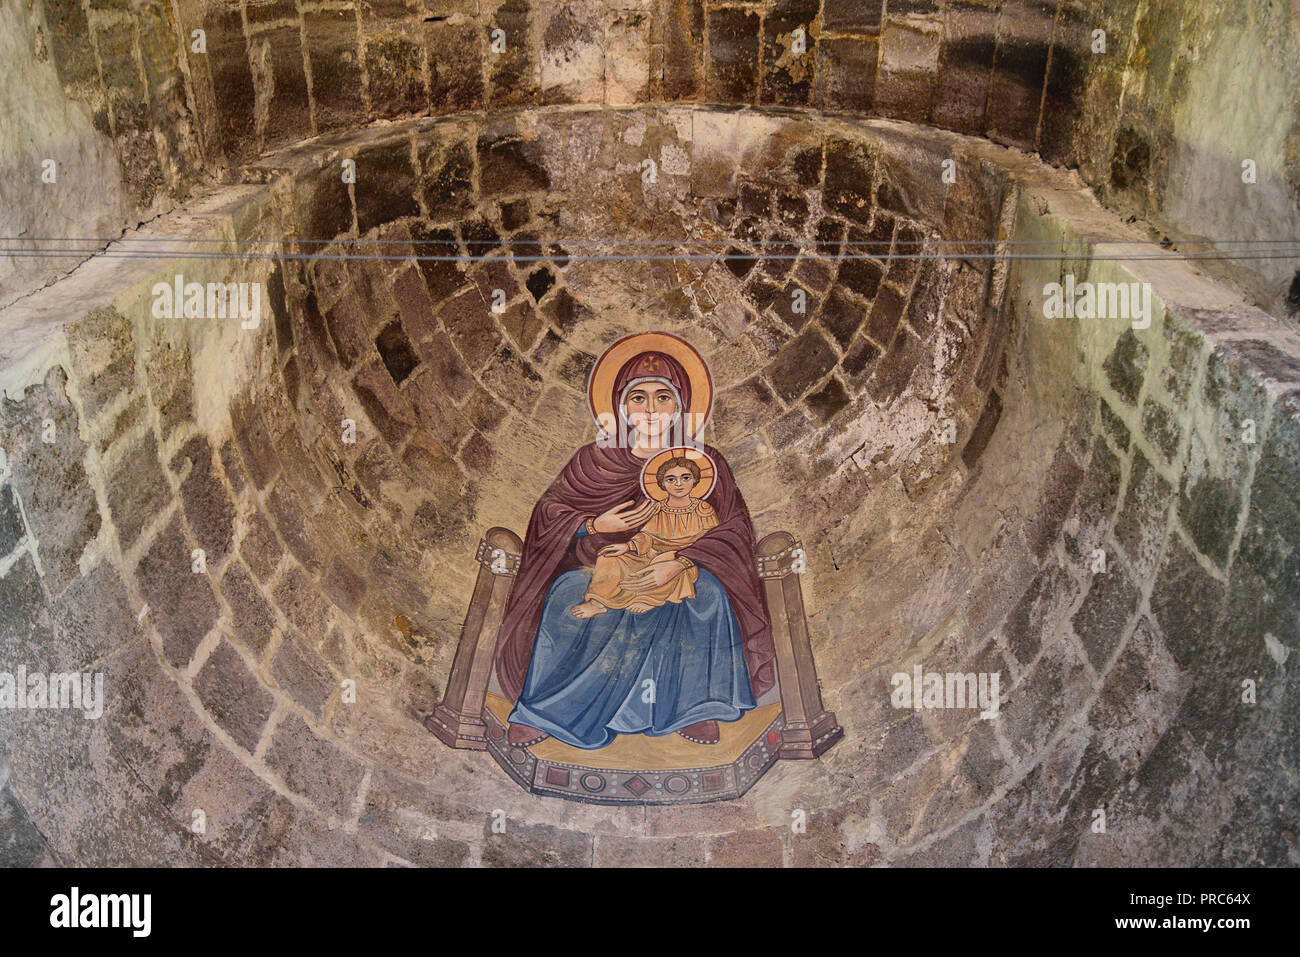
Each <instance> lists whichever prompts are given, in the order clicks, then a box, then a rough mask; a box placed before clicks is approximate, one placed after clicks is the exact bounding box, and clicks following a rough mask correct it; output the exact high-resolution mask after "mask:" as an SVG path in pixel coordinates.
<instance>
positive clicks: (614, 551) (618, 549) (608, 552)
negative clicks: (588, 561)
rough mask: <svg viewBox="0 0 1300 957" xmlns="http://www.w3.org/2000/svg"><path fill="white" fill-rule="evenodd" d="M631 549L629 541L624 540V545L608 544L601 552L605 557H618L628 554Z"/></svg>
mask: <svg viewBox="0 0 1300 957" xmlns="http://www.w3.org/2000/svg"><path fill="white" fill-rule="evenodd" d="M629 551H631V549H629V548H628V547H627V543H626V542H624V543H623V544H622V545H606V546H605V547H604V548H602V549H601V550H600V552H599V554H600V555H602V556H604V557H605V558H617V557H618V556H619V555H626V554H627V553H628V552H629Z"/></svg>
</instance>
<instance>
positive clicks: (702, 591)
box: [510, 532, 755, 750]
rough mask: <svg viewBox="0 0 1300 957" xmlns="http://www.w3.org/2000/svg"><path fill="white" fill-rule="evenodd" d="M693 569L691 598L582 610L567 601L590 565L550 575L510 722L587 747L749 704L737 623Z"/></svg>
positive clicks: (719, 594) (722, 715)
mask: <svg viewBox="0 0 1300 957" xmlns="http://www.w3.org/2000/svg"><path fill="white" fill-rule="evenodd" d="M581 534H582V532H579V535H581ZM698 570H699V579H698V580H697V581H696V583H695V597H694V598H693V599H687V600H686V601H682V602H676V603H674V602H669V603H667V604H664V605H660V606H659V607H657V608H652V609H651V610H650V611H647V612H643V613H641V614H634V613H632V612H630V611H627V610H625V609H623V610H618V609H609V610H607V611H606V612H605V613H604V614H600V615H596V616H595V617H593V618H587V619H579V618H575V617H573V615H571V614H570V613H569V609H570V608H572V607H573V606H574V605H577V604H581V603H582V601H583V596H584V594H585V593H586V591H587V585H588V583H589V582H590V581H591V570H590V569H587V568H577V569H573V570H572V571H568V572H565V573H564V574H562V575H560V576H558V577H557V578H556V579H555V581H554V582H553V583H552V584H551V587H550V589H549V591H548V592H547V594H546V603H545V605H544V607H543V609H542V620H541V624H540V625H539V626H538V629H537V641H536V644H535V645H534V648H533V656H532V661H531V663H530V664H529V667H528V674H527V677H526V678H525V679H524V687H523V691H522V693H521V694H520V695H519V699H518V701H517V702H516V703H515V708H514V710H513V711H512V712H511V713H510V721H511V723H517V724H524V725H528V726H529V727H533V728H537V729H538V730H539V731H545V732H546V733H547V734H549V735H551V736H552V737H554V738H556V739H557V740H559V741H563V742H564V743H565V744H569V745H572V746H573V747H576V748H584V749H587V750H591V749H595V748H602V747H604V746H605V745H607V744H609V743H610V742H611V741H613V740H614V735H615V734H635V733H644V734H649V735H655V736H659V735H665V734H672V733H673V732H675V731H678V730H680V729H682V728H685V727H686V726H688V725H691V724H694V723H695V722H697V721H707V720H710V719H712V720H717V721H735V720H736V719H737V718H739V717H741V716H742V715H743V714H744V713H745V712H746V711H748V710H750V709H752V708H753V707H754V706H755V702H754V694H753V691H752V689H751V686H750V680H749V671H748V668H747V667H746V665H745V656H744V652H743V649H742V645H741V640H742V639H741V631H740V623H739V622H738V621H737V619H736V614H735V612H734V611H733V610H732V608H731V605H730V603H729V602H728V600H727V593H726V590H725V589H724V588H723V587H722V583H721V582H720V581H718V579H717V578H716V577H715V576H713V575H712V574H710V573H709V572H708V571H707V570H706V569H704V568H699V569H698Z"/></svg>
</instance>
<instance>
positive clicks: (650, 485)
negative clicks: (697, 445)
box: [641, 446, 718, 502]
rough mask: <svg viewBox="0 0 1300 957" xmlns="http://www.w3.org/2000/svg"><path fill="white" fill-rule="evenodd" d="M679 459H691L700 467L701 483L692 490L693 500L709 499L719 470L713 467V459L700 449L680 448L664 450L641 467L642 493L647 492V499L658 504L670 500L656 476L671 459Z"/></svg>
mask: <svg viewBox="0 0 1300 957" xmlns="http://www.w3.org/2000/svg"><path fill="white" fill-rule="evenodd" d="M678 457H681V458H684V459H690V460H691V461H692V462H694V463H695V464H696V465H698V466H699V467H700V481H699V484H698V485H696V486H695V488H693V489H691V498H708V497H709V493H710V492H712V491H713V479H714V477H715V476H716V475H717V474H718V470H717V469H716V468H715V467H714V465H713V459H711V458H709V456H708V453H707V452H704V451H702V450H700V449H692V448H685V447H682V446H679V447H677V448H675V449H664V450H663V451H662V452H660V453H659V454H658V455H656V456H655V457H654V458H652V459H650V460H649V461H647V462H646V464H645V465H644V466H642V467H641V491H643V492H645V494H646V498H652V499H654V500H655V501H656V502H665V501H667V500H668V493H667V492H665V491H664V490H663V489H661V488H660V487H659V482H658V481H657V480H656V478H655V474H656V473H657V472H658V471H659V466H661V465H663V464H664V463H665V462H667V461H668V460H669V459H675V458H678Z"/></svg>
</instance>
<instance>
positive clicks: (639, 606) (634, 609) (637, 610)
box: [627, 601, 654, 615]
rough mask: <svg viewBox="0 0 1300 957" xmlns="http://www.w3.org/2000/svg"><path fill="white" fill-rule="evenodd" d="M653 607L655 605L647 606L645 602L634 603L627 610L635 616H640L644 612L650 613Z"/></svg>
mask: <svg viewBox="0 0 1300 957" xmlns="http://www.w3.org/2000/svg"><path fill="white" fill-rule="evenodd" d="M653 607H654V605H650V604H647V603H646V602H643V601H634V602H632V604H630V605H628V606H627V610H628V611H630V612H631V613H632V614H634V615H640V614H642V613H644V612H647V611H649V610H650V609H651V608H653Z"/></svg>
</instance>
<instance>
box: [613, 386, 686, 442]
mask: <svg viewBox="0 0 1300 957" xmlns="http://www.w3.org/2000/svg"><path fill="white" fill-rule="evenodd" d="M624 408H625V409H626V410H627V421H628V423H629V424H630V425H631V426H632V427H633V428H635V429H636V430H637V431H638V432H640V433H641V434H642V435H662V434H663V433H664V432H667V431H668V427H669V426H670V425H671V424H672V421H673V416H674V415H676V414H677V399H676V398H675V397H674V396H673V393H672V390H671V389H669V388H667V387H665V386H662V385H656V384H655V383H653V382H647V383H646V384H645V385H639V386H636V387H634V388H632V389H630V390H629V391H628V393H627V400H626V402H625V403H624Z"/></svg>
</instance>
